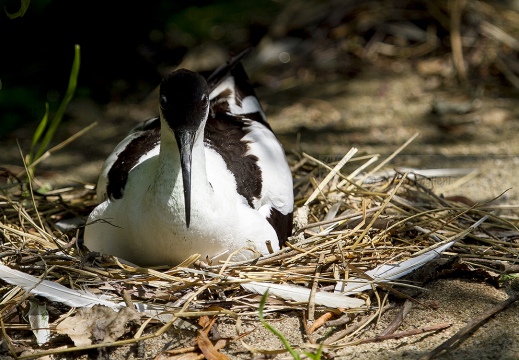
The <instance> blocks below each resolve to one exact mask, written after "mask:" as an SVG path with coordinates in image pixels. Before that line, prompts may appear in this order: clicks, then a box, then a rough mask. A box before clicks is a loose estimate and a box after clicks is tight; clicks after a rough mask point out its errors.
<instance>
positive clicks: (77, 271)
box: [0, 147, 519, 356]
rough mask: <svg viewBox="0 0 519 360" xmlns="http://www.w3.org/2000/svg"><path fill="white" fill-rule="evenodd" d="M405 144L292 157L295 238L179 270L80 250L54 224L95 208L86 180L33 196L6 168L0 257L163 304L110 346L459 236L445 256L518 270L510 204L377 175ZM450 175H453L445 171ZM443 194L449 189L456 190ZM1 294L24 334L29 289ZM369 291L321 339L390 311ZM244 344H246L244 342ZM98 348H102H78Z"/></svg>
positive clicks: (296, 306)
mask: <svg viewBox="0 0 519 360" xmlns="http://www.w3.org/2000/svg"><path fill="white" fill-rule="evenodd" d="M402 149H403V147H402V148H400V149H398V150H397V151H396V152H395V153H394V154H391V155H390V156H389V157H386V158H384V159H382V160H381V161H380V162H378V158H379V156H378V155H373V156H358V157H356V158H355V157H354V156H355V153H356V149H354V150H352V151H350V152H349V153H348V154H347V155H346V156H344V157H343V158H342V160H341V161H340V162H339V163H338V164H334V163H331V164H324V163H322V162H320V161H319V160H317V159H315V158H313V157H311V156H309V155H307V154H303V155H300V156H299V157H298V158H297V159H292V160H293V161H292V163H293V164H294V165H293V167H292V171H293V174H294V184H295V186H294V192H295V194H296V204H297V205H298V206H297V211H296V224H295V229H294V237H293V240H292V242H291V243H290V244H289V245H288V246H287V247H285V248H284V249H282V250H281V251H279V252H277V253H275V254H271V255H269V256H265V257H262V258H259V259H256V260H254V261H249V262H244V263H239V264H236V263H230V262H225V263H222V264H219V263H208V262H207V259H201V258H200V257H199V256H198V255H193V256H192V257H190V258H189V259H186V261H185V262H183V263H182V264H180V265H179V266H176V267H172V268H168V267H160V268H154V269H144V268H139V267H135V266H132V265H128V264H126V263H123V262H122V261H119V260H117V259H114V258H111V257H106V256H105V257H99V256H97V257H96V256H94V254H89V253H88V251H87V250H86V249H82V248H81V247H80V246H79V245H78V242H77V237H78V236H79V234H80V232H78V231H76V230H73V231H70V232H68V233H62V232H61V231H59V230H58V229H57V227H56V225H55V224H56V223H57V222H58V221H60V220H63V219H71V218H81V219H85V218H86V216H87V215H88V213H89V211H90V210H91V209H92V208H93V206H94V205H95V198H94V192H93V190H92V187H91V186H84V187H79V188H67V189H64V190H63V191H53V192H52V193H51V194H47V195H41V194H36V193H34V192H31V190H30V188H28V187H27V185H26V182H24V181H21V180H19V179H18V178H17V177H16V176H14V175H13V174H11V173H9V172H8V171H7V170H3V171H2V173H1V176H2V178H1V179H2V182H1V183H0V185H1V194H0V211H1V218H0V239H1V242H2V243H1V245H0V258H1V261H2V263H3V264H4V265H7V266H9V267H11V268H13V269H17V270H20V271H23V272H26V273H29V274H32V275H34V276H37V277H41V278H44V279H47V280H51V281H55V282H58V283H60V284H62V285H65V286H67V287H70V288H74V289H88V290H90V291H91V292H94V293H99V294H100V293H103V294H105V295H111V296H112V300H113V301H115V302H119V301H123V294H124V293H126V294H127V295H129V296H127V299H126V300H127V302H128V301H129V302H135V303H144V304H149V305H154V306H157V305H159V306H162V305H164V307H165V308H166V309H167V310H168V313H169V318H167V319H168V321H167V322H166V325H164V326H162V327H161V328H160V330H158V331H154V332H153V331H151V333H150V331H149V330H147V328H148V327H151V326H152V325H153V324H154V323H155V324H156V323H157V322H158V321H159V320H158V319H157V318H155V317H150V319H148V320H146V321H144V322H143V323H142V325H141V327H140V328H139V330H138V331H137V332H136V333H135V336H136V337H134V338H132V339H129V340H124V341H120V342H116V343H113V344H111V346H118V345H127V344H129V343H132V342H136V341H139V340H143V339H147V338H151V337H154V336H157V335H159V334H162V333H163V332H164V331H166V330H167V329H168V328H169V327H170V326H171V325H172V324H173V322H174V321H175V320H176V319H178V318H192V317H200V316H203V315H219V316H230V317H231V318H234V319H236V321H238V322H239V321H240V319H243V318H255V319H257V308H258V304H259V296H258V295H255V294H250V293H248V292H246V291H245V290H244V289H243V288H241V287H240V283H242V282H252V281H262V282H271V283H275V284H296V285H299V286H304V287H307V288H308V289H312V294H314V293H315V291H316V290H317V289H320V290H321V291H326V290H328V291H333V288H334V286H335V284H336V283H337V281H338V280H343V281H346V282H347V281H348V278H350V277H357V278H363V277H365V272H366V271H368V270H370V269H372V268H374V267H376V266H379V265H382V264H390V263H395V262H401V261H404V260H406V259H408V258H409V257H410V256H412V255H414V254H417V253H420V252H424V251H425V250H428V249H430V248H432V247H435V246H438V244H439V243H442V242H445V241H448V240H449V239H455V238H458V237H462V239H461V240H459V241H458V243H457V244H455V245H454V246H453V247H452V248H451V249H450V250H449V252H448V254H446V255H444V257H446V258H448V259H455V258H457V259H462V260H463V261H465V262H467V263H468V264H470V265H471V266H472V267H474V268H479V269H491V268H493V269H498V270H501V271H503V269H505V270H504V271H507V270H506V269H508V270H509V271H512V270H513V269H515V268H516V267H515V266H514V265H515V263H516V262H517V261H518V260H517V259H518V252H517V247H519V243H518V239H519V230H518V228H517V225H518V223H519V222H518V218H517V208H515V207H511V206H506V205H503V206H500V205H499V199H497V200H494V201H492V202H489V203H472V202H471V201H470V200H469V199H466V198H463V197H462V196H458V197H451V198H448V197H443V196H442V195H441V194H437V193H436V192H435V189H434V187H432V184H434V181H431V179H427V178H423V177H421V176H420V175H417V174H415V173H413V172H412V171H410V170H407V171H406V172H399V171H398V169H396V171H393V173H392V174H391V175H390V176H384V173H382V172H380V171H381V170H382V166H381V165H380V164H383V165H385V167H388V165H389V162H390V160H391V159H392V158H393V157H394V156H397V154H398V152H399V151H401V150H402ZM359 163H360V165H359ZM445 174H447V175H450V174H451V173H450V172H448V171H445ZM441 175H442V171H437V172H436V176H441ZM457 184H458V185H459V184H460V182H457ZM449 190H450V192H451V193H452V191H453V189H449ZM461 195H462V194H461ZM485 216H487V217H488V218H487V219H486V221H485V222H484V223H483V224H482V225H481V226H480V227H479V228H477V229H475V230H474V231H468V230H467V229H469V228H470V226H471V225H472V224H474V223H475V222H476V221H477V220H479V219H481V218H482V217H485ZM414 280H415V281H416V280H420V279H414ZM406 285H407V286H416V285H420V283H414V284H409V283H408V284H406ZM386 290H390V291H393V292H394V291H397V290H392V289H391V288H390V287H389V286H387V285H384V286H383V287H382V291H383V292H386ZM1 292H2V302H1V303H0V312H1V315H2V320H3V325H2V330H3V331H4V332H5V334H7V335H9V336H11V337H12V336H15V334H17V332H20V331H22V330H30V327H29V325H28V324H26V323H25V322H23V321H21V319H22V317H20V316H19V315H20V311H21V309H23V308H26V307H27V306H28V303H27V301H26V299H27V297H28V294H27V293H25V292H24V291H23V290H21V289H19V288H17V287H13V286H9V285H8V286H4V287H2V289H1ZM375 294H376V296H375V297H374V298H372V300H371V301H372V302H373V305H374V306H372V307H366V308H362V309H349V310H347V311H346V310H343V311H341V310H333V312H334V314H335V315H338V314H340V313H341V312H342V313H349V314H350V318H351V316H355V317H359V318H362V319H363V320H362V321H363V322H362V326H359V327H358V328H357V329H356V330H355V331H354V332H353V333H351V334H349V335H344V336H343V337H341V338H340V339H336V340H334V339H328V340H327V341H326V344H327V346H330V347H334V348H336V347H340V346H342V345H341V344H348V343H349V344H351V342H352V341H353V339H357V340H359V339H362V336H361V334H362V332H363V329H364V328H365V327H366V326H367V325H368V324H369V323H370V322H372V321H376V320H377V318H378V317H379V316H380V314H381V313H382V312H383V311H384V310H385V309H386V308H387V303H388V298H387V296H386V295H384V296H382V294H381V295H380V296H379V294H378V293H377V292H376V293H375ZM359 296H365V295H359ZM128 298H129V300H128ZM166 304H167V306H166ZM57 308H58V309H61V310H60V311H61V316H60V317H59V318H58V319H53V320H54V322H52V323H51V325H50V328H51V330H52V331H53V333H54V329H55V327H56V325H57V324H58V323H59V322H60V321H63V319H64V318H66V317H67V316H70V314H71V312H69V309H68V308H67V307H57ZM287 309H293V310H303V311H305V313H306V312H308V313H307V314H308V318H310V319H313V318H314V313H315V312H316V311H317V310H319V311H321V310H323V309H322V308H320V307H319V306H315V304H314V303H313V301H312V298H310V299H309V304H302V303H293V302H287V301H282V300H274V299H273V298H270V300H269V303H268V308H267V311H266V313H267V312H270V311H278V310H287ZM162 320H164V318H162ZM145 333H146V334H147V335H143V334H145ZM26 334H28V333H26ZM357 340H355V341H357ZM53 341H54V340H52V339H51V341H50V343H49V344H48V346H47V349H48V350H46V353H48V354H50V353H59V352H63V351H70V350H71V349H74V347H73V346H68V347H67V348H66V349H57V347H58V344H57V343H56V345H54V343H53ZM242 341H245V342H246V337H245V338H244V339H242ZM8 345H9V346H10V345H12V344H11V343H8ZM100 346H103V345H92V346H88V347H85V349H86V348H94V347H100ZM309 346H310V347H311V346H314V345H311V344H309ZM344 346H346V345H344ZM54 348H55V349H54ZM53 349H54V350H53ZM76 350H77V348H76ZM12 351H15V350H12ZM31 356H34V355H31Z"/></svg>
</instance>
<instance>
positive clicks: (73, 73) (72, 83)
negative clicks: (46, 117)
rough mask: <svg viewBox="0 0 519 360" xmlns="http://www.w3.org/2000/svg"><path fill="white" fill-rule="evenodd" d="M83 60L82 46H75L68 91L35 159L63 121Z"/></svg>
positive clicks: (41, 153)
mask: <svg viewBox="0 0 519 360" xmlns="http://www.w3.org/2000/svg"><path fill="white" fill-rule="evenodd" d="M80 60H81V53H80V47H79V45H75V46H74V62H73V63H72V70H71V71H70V78H69V82H68V87H67V92H66V93H65V97H64V98H63V100H62V101H61V104H60V105H59V107H58V110H57V111H56V114H55V115H54V117H53V119H52V121H51V123H50V125H49V128H48V129H47V131H46V132H45V136H44V138H43V140H42V142H41V144H40V146H39V147H38V151H37V152H36V155H35V156H34V159H32V160H33V161H34V160H36V159H38V158H39V157H40V156H42V155H43V153H44V152H45V150H46V149H47V146H48V145H49V143H50V141H51V140H52V138H53V137H54V133H55V132H56V130H57V129H58V126H59V124H60V123H61V120H62V119H63V115H64V114H65V109H66V108H67V105H68V104H69V102H70V100H72V98H73V97H74V93H75V91H76V87H77V78H78V74H79V65H80Z"/></svg>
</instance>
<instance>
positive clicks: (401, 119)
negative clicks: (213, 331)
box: [0, 63, 519, 359]
mask: <svg viewBox="0 0 519 360" xmlns="http://www.w3.org/2000/svg"><path fill="white" fill-rule="evenodd" d="M439 83H440V81H439V79H438V78H437V77H436V78H435V77H434V76H432V77H423V76H420V75H419V74H418V73H417V72H416V71H415V68H414V67H413V66H411V65H409V64H405V63H404V64H400V65H399V66H397V67H395V66H393V67H392V66H386V67H378V68H369V67H368V68H366V69H365V70H363V72H362V73H360V74H359V75H358V76H357V77H355V78H354V79H347V78H343V79H341V78H337V79H335V80H333V81H326V82H321V83H319V82H317V83H310V82H308V83H305V82H292V83H290V84H288V85H286V86H284V87H281V88H278V89H268V88H261V89H259V90H258V95H259V97H260V99H261V100H262V102H263V104H264V105H265V108H266V112H267V114H268V116H269V119H270V123H271V125H272V127H273V128H274V130H275V131H276V133H277V134H278V136H279V138H280V140H281V141H282V143H283V144H284V146H285V149H287V150H288V151H290V150H291V149H294V150H302V151H305V152H307V153H309V154H312V155H314V156H318V157H323V158H326V159H330V158H340V157H342V155H344V154H345V153H346V152H347V151H348V150H349V149H350V148H351V147H352V146H355V147H358V148H359V150H360V152H364V153H369V154H373V153H379V154H381V155H383V156H384V155H388V154H390V153H391V152H392V151H394V150H395V149H396V148H398V147H399V146H400V145H401V144H403V143H404V142H405V141H406V140H408V139H409V138H410V137H411V136H412V135H413V134H414V133H416V132H418V133H420V136H419V137H418V138H417V139H416V140H415V142H414V143H413V144H411V145H410V146H409V147H408V148H407V149H405V150H404V151H403V152H402V154H401V155H400V156H398V157H397V158H396V159H395V160H394V161H393V162H392V163H391V165H394V166H411V167H417V168H451V167H463V168H476V169H478V170H479V175H477V176H476V177H475V178H473V179H472V180H470V181H469V182H467V183H465V184H464V185H463V186H462V187H458V188H456V189H453V190H452V189H449V185H451V184H452V183H451V182H450V181H446V180H442V182H438V183H435V184H434V185H435V188H436V189H439V191H440V192H441V193H444V194H446V195H463V196H466V197H468V198H470V199H472V200H474V201H485V200H488V199H492V198H494V197H496V196H498V195H500V194H501V193H503V192H504V191H505V190H507V189H509V190H508V191H507V192H506V193H505V194H504V195H503V196H502V197H501V198H500V199H498V200H497V202H499V203H505V204H518V203H519V176H517V175H518V172H517V170H516V168H517V166H518V165H519V142H517V141H516V140H515V139H516V137H517V135H516V134H517V129H518V127H519V107H518V106H517V100H516V99H514V98H513V97H506V96H503V94H498V93H496V92H495V91H493V90H492V89H485V88H482V89H481V91H480V92H479V93H480V95H479V96H478V97H477V99H476V100H475V102H473V99H467V98H465V97H464V96H463V95H462V94H463V92H461V91H458V90H456V88H455V87H453V89H454V90H450V91H446V90H443V88H442V87H440V86H439ZM467 102H468V103H470V104H471V106H473V107H474V109H473V111H471V112H470V113H467V114H462V115H459V114H450V113H447V114H443V115H433V114H432V109H433V107H434V106H435V104H437V105H438V104H440V106H441V105H442V104H451V103H453V104H458V105H459V104H462V105H463V104H465V103H467ZM128 109H131V111H130V110H128ZM70 110H71V111H70V113H71V115H72V117H73V119H72V120H70V121H69V122H68V126H66V127H64V128H63V130H62V132H61V133H60V134H59V137H60V139H65V138H66V137H67V136H69V135H71V134H73V133H75V132H76V131H78V130H80V129H81V128H84V127H85V126H86V125H88V124H90V123H91V122H92V121H98V126H97V127H96V128H95V129H93V130H92V131H91V132H90V133H89V134H87V135H85V136H83V137H82V138H81V139H79V140H77V141H76V142H75V143H73V144H71V145H70V146H69V147H67V148H65V149H64V150H61V151H60V152H58V153H56V154H55V155H53V156H52V157H51V158H50V159H49V160H48V161H47V162H46V163H45V164H43V165H42V166H41V167H40V171H41V179H43V180H44V181H45V180H52V181H57V182H59V183H62V184H63V183H70V182H76V181H80V182H85V181H86V182H94V181H95V178H96V176H97V175H96V174H97V171H99V168H100V166H101V164H102V161H103V159H104V157H105V156H106V155H107V154H108V153H109V152H110V151H111V149H112V148H113V147H114V145H115V144H116V143H117V142H118V141H119V140H120V139H121V138H122V136H123V135H124V134H125V133H126V132H127V130H128V129H130V128H131V127H132V126H133V121H137V120H139V119H145V118H146V117H147V116H148V115H152V114H150V111H149V110H146V109H140V108H139V106H138V105H132V106H126V105H125V106H122V105H117V106H114V105H112V107H109V108H101V107H99V106H98V105H96V104H93V103H91V102H90V101H88V100H78V101H76V102H75V103H74V104H72V106H71V108H70ZM123 119H125V120H123ZM453 124H454V125H453ZM29 133H30V132H29ZM26 134H27V131H25V132H24V130H23V129H22V130H20V131H19V132H18V133H17V134H14V135H13V137H15V136H18V137H21V138H22V142H21V143H22V147H23V146H27V143H28V141H30V139H27V137H26ZM24 136H25V138H24ZM25 148H27V147H25ZM3 150H5V151H2V152H1V153H0V163H9V164H20V162H19V160H18V158H19V156H18V150H17V148H16V146H15V143H14V142H13V141H9V142H7V143H6V144H5V145H4V149H3ZM506 298H507V294H506V293H505V292H504V290H502V289H496V288H495V287H494V286H492V285H488V284H485V283H481V282H473V281H469V280H462V279H443V280H438V281H434V282H433V283H431V284H429V285H428V286H427V291H426V292H424V293H423V294H422V295H420V296H418V297H417V299H418V300H419V301H420V302H422V303H423V304H426V305H434V306H430V307H426V306H419V305H414V306H413V308H412V310H411V312H410V314H409V316H408V317H407V318H406V319H405V321H404V323H403V325H402V326H401V327H400V328H399V329H398V331H406V330H411V329H417V328H422V327H425V326H430V325H434V324H440V323H452V326H451V327H449V328H448V329H446V330H443V331H440V332H437V333H434V334H426V335H415V336H412V337H407V338H403V339H400V340H387V341H383V342H379V343H370V344H364V345H357V346H351V347H348V348H346V349H344V350H341V351H340V352H339V353H338V354H340V356H337V357H335V358H341V359H394V358H403V359H417V358H419V357H420V356H422V355H423V354H425V353H427V352H428V351H431V350H432V349H434V348H435V347H436V346H438V345H439V344H441V343H442V342H443V341H445V340H446V339H448V338H449V337H451V336H452V335H453V334H454V333H455V332H456V331H457V330H459V329H460V328H461V327H463V326H464V325H465V324H466V323H467V322H468V321H470V320H471V319H473V318H474V317H476V316H478V315H480V314H482V313H483V312H485V311H486V310H488V309H490V308H491V307H492V306H494V305H496V304H497V303H499V302H502V301H504V300H505V299H506ZM392 303H394V304H395V305H396V307H395V308H394V309H390V310H388V311H387V312H386V313H385V314H384V315H383V316H382V318H381V319H380V322H379V324H378V325H377V326H376V328H375V327H374V326H370V327H369V328H368V333H367V334H365V335H363V336H366V335H367V336H374V335H376V334H377V333H378V332H380V331H381V330H382V329H384V327H385V325H387V324H388V323H389V322H390V321H391V320H392V319H393V318H394V316H395V315H396V313H397V312H398V310H399V307H400V306H401V302H399V301H393V302H392ZM300 315H301V313H300V312H299V313H282V314H279V315H277V316H275V319H273V320H272V323H273V324H274V325H275V326H276V327H277V328H278V329H279V330H280V331H281V332H282V333H283V334H285V336H286V337H287V339H288V340H289V341H290V343H292V344H294V345H296V344H298V343H301V341H302V340H303V334H304V332H303V330H302V323H301V319H300ZM518 323H519V312H518V311H517V306H516V305H512V306H511V307H509V308H507V309H506V310H505V311H503V312H502V313H500V314H498V315H497V316H495V317H493V318H492V319H490V321H488V322H487V323H486V324H485V325H484V326H482V327H480V328H479V329H478V330H477V331H476V332H475V333H473V334H472V335H470V336H469V337H468V338H467V339H466V340H465V341H464V342H462V343H461V344H460V345H459V346H458V347H456V348H455V349H454V350H452V351H450V352H448V353H444V354H441V355H439V356H437V358H438V359H476V358H477V359H517V358H518V357H519V345H518V344H519V330H518V329H517V324H518ZM243 326H244V327H246V328H250V329H253V327H254V326H255V327H256V330H254V331H253V332H252V333H251V334H250V335H249V336H247V337H245V338H243V341H244V342H245V343H247V344H248V345H250V346H253V347H254V348H257V349H271V350H274V349H281V348H282V346H281V343H280V342H279V341H278V340H277V339H276V338H274V337H273V335H271V334H270V333H268V332H267V331H266V330H264V329H263V328H262V327H261V326H258V323H255V324H253V323H246V324H245V325H243ZM217 329H218V331H219V332H220V334H221V335H222V336H233V335H234V325H233V322H232V321H229V320H223V321H221V323H220V324H219V325H218V326H217ZM338 330H340V329H338ZM191 336H192V335H191V334H189V333H185V332H182V331H180V330H173V331H171V332H168V333H166V334H164V335H163V336H161V337H160V338H158V339H154V340H151V341H148V342H147V343H146V345H145V347H144V353H145V357H146V358H153V357H154V356H155V355H157V354H158V353H159V352H160V350H161V349H162V348H163V346H165V345H166V344H168V343H169V346H173V347H175V346H177V347H178V346H181V345H182V346H185V345H186V344H188V343H189V339H191ZM226 353H227V354H229V355H230V356H231V358H243V359H249V358H251V357H252V355H251V353H250V352H249V351H246V349H245V348H244V346H243V345H242V344H241V343H240V342H234V343H232V344H231V345H229V346H228V347H227V348H226ZM91 356H95V352H93V353H92V354H91ZM286 356H287V355H286V354H285V355H279V358H283V357H286ZM134 357H135V352H134V349H127V348H119V349H115V350H113V352H112V353H111V356H110V358H114V359H123V358H134ZM70 358H75V357H73V356H70Z"/></svg>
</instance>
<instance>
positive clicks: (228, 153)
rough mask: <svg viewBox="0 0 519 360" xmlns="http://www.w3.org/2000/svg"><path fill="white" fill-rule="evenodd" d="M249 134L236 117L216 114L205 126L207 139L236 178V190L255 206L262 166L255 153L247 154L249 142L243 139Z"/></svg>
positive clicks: (251, 205)
mask: <svg viewBox="0 0 519 360" xmlns="http://www.w3.org/2000/svg"><path fill="white" fill-rule="evenodd" d="M246 134H247V130H246V129H245V124H244V123H243V122H242V121H238V120H236V119H235V116H234V115H233V116H231V115H227V114H225V113H217V114H216V115H215V116H210V117H209V119H208V120H207V124H206V126H205V137H204V141H205V144H206V145H207V146H209V147H210V148H211V149H213V150H215V151H216V152H218V154H220V155H221V156H222V158H223V160H224V161H225V164H226V165H227V168H228V169H229V171H230V172H231V173H232V174H233V175H234V178H235V180H236V187H237V191H238V193H239V194H240V195H242V196H243V197H244V198H245V199H246V200H247V203H248V204H249V206H250V207H253V203H252V201H253V200H254V198H259V197H260V196H261V183H262V179H261V169H260V167H259V165H258V158H257V157H256V156H255V155H250V154H249V155H247V152H248V151H249V145H248V143H247V142H246V141H242V139H243V137H244V136H245V135H246Z"/></svg>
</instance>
